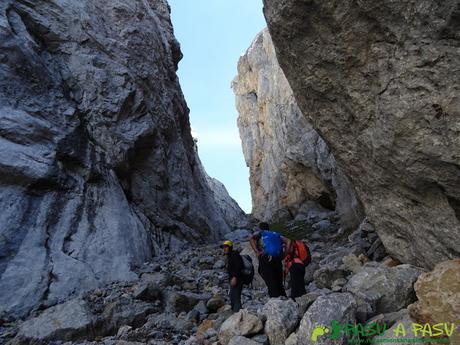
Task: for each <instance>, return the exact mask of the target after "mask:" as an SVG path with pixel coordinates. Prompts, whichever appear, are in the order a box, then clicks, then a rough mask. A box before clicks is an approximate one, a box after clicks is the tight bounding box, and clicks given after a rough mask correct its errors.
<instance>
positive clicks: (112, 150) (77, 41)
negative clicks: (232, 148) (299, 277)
mask: <svg viewBox="0 0 460 345" xmlns="http://www.w3.org/2000/svg"><path fill="white" fill-rule="evenodd" d="M180 58H181V52H180V48H179V44H178V42H177V41H176V40H175V38H174V36H173V30H172V25H171V21H170V13H169V6H168V5H167V3H166V1H165V0H150V1H143V0H133V1H130V2H129V3H126V2H125V1H121V0H108V1H105V2H104V5H103V6H101V5H100V4H99V3H98V2H94V1H92V0H82V1H70V2H69V1H66V0H52V1H48V0H36V1H19V0H3V1H1V3H0V61H1V64H0V133H1V142H0V152H1V154H0V184H1V186H2V187H1V189H0V209H1V210H2V212H1V213H0V224H2V226H1V227H0V253H1V255H0V291H2V293H1V294H0V312H2V311H3V312H6V313H8V314H10V315H14V316H24V315H26V314H27V313H28V312H29V311H31V310H32V309H34V308H37V309H38V308H45V307H47V306H50V305H53V304H56V303H58V302H61V301H63V300H64V299H65V298H66V297H67V296H69V295H70V294H71V293H74V292H78V291H81V290H86V289H92V288H95V287H97V286H102V285H104V284H106V283H107V282H110V281H115V280H133V279H135V278H136V275H135V274H134V271H133V269H134V268H135V267H136V266H140V265H141V264H142V263H143V262H145V261H146V260H148V259H150V258H151V257H152V255H154V254H156V253H158V252H159V251H161V250H163V249H166V248H171V249H175V248H178V247H179V246H181V244H183V243H184V242H199V241H203V239H205V238H218V237H219V236H221V235H222V234H224V233H225V232H228V231H230V230H231V229H232V227H237V226H241V224H240V223H241V222H240V220H241V218H244V217H245V215H244V213H243V212H242V211H241V210H240V209H239V207H238V206H237V205H236V203H235V202H234V201H233V200H231V198H230V197H228V195H227V194H226V192H225V189H224V188H223V186H222V185H220V184H218V183H217V182H216V181H215V180H211V179H210V178H208V176H207V175H206V174H205V172H204V170H203V168H202V166H201V164H200V162H199V159H198V156H197V149H196V144H195V142H194V140H193V138H192V136H191V130H190V124H189V118H188V108H187V106H186V103H185V101H184V98H183V95H182V92H181V89H180V86H179V82H178V78H177V76H176V69H177V64H178V62H179V60H180Z"/></svg>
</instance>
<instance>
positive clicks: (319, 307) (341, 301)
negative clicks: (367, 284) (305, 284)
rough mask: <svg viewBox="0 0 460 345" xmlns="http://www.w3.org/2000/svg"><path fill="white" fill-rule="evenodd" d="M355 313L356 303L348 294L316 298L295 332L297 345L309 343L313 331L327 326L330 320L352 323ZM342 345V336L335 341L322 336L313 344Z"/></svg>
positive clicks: (333, 294)
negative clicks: (318, 327) (320, 326)
mask: <svg viewBox="0 0 460 345" xmlns="http://www.w3.org/2000/svg"><path fill="white" fill-rule="evenodd" d="M355 311H356V302H355V300H354V298H353V296H352V295H351V294H349V293H332V294H329V295H325V296H320V297H318V299H317V300H316V301H315V302H314V303H313V304H312V305H311V306H310V308H308V310H307V312H306V313H305V314H304V316H303V318H302V320H301V321H300V326H299V329H298V331H297V345H303V344H305V342H306V341H310V339H311V336H312V333H313V329H314V328H316V327H317V326H319V325H322V326H328V325H329V324H330V323H331V321H332V320H335V321H337V322H339V323H342V324H343V323H352V322H354V321H355ZM343 343H344V335H343V334H341V335H340V338H339V339H337V340H332V339H330V337H328V336H322V337H318V338H317V342H315V344H321V345H334V344H343Z"/></svg>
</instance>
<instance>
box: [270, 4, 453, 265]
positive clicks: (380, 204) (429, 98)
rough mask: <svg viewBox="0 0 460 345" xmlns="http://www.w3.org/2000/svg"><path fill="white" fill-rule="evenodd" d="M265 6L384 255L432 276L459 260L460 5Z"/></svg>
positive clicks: (301, 93)
mask: <svg viewBox="0 0 460 345" xmlns="http://www.w3.org/2000/svg"><path fill="white" fill-rule="evenodd" d="M264 5H265V8H264V13H265V17H266V19H267V22H268V27H269V30H270V34H271V36H272V38H273V41H274V45H275V48H276V53H277V57H278V61H279V63H280V65H281V67H282V69H283V71H284V73H285V75H286V77H287V79H288V80H289V84H290V85H291V87H292V89H293V91H294V95H295V98H296V100H297V102H298V105H299V107H300V109H301V110H302V112H303V113H304V114H305V115H307V116H308V117H309V119H310V121H311V123H312V124H313V126H314V128H316V129H317V130H318V131H319V133H321V136H322V137H323V138H324V139H325V141H326V142H327V143H328V145H329V147H330V148H331V150H332V152H333V154H334V156H335V158H336V159H337V161H338V163H339V164H340V166H341V167H342V168H343V169H344V171H345V173H346V174H347V176H348V177H349V178H350V179H351V182H352V184H353V186H354V187H355V189H356V191H357V194H358V197H359V199H360V200H361V202H362V203H363V205H364V207H365V211H366V214H367V215H368V217H369V220H370V221H371V223H373V224H374V225H375V226H376V229H377V232H378V234H379V236H380V238H381V239H382V241H383V244H384V245H385V247H386V249H387V250H388V252H389V253H390V254H391V255H392V256H393V257H395V258H397V259H399V260H400V261H402V262H405V263H412V264H416V265H418V266H424V267H433V266H434V265H435V264H436V263H437V262H440V261H443V260H446V259H450V258H454V257H458V256H459V255H460V243H459V241H458V238H459V236H460V223H459V219H460V208H459V206H460V199H459V195H460V183H459V181H460V170H459V166H460V154H459V152H460V151H459V147H460V136H459V132H460V113H459V109H460V98H459V96H458V94H459V93H458V90H459V87H460V84H459V80H460V70H459V68H458V66H459V65H460V54H459V53H458V46H459V40H460V34H459V17H460V5H459V3H458V1H457V0H448V1H443V2H433V1H429V0H422V1H417V2H408V1H403V2H394V1H377V0H375V1H339V0H328V1H322V0H321V1H320V0H311V1H303V0H287V1H277V0H264Z"/></svg>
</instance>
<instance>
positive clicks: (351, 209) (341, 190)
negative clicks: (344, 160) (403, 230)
mask: <svg viewBox="0 0 460 345" xmlns="http://www.w3.org/2000/svg"><path fill="white" fill-rule="evenodd" d="M233 90H234V92H235V95H236V106H237V109H238V112H239V118H238V126H239V129H240V135H241V139H242V143H243V152H244V155H245V158H246V162H247V165H248V166H249V168H250V182H251V192H252V199H253V205H254V209H253V212H254V215H255V216H256V217H257V218H260V219H266V220H275V219H280V218H281V219H283V218H284V219H286V218H287V219H292V218H294V217H295V216H296V215H298V214H299V212H302V209H303V208H306V207H308V205H309V204H311V202H312V201H315V202H318V203H320V204H322V205H323V206H325V207H327V208H331V209H334V208H336V209H337V211H338V213H339V215H340V218H341V223H342V225H343V226H344V227H346V228H350V227H355V226H357V225H358V224H359V221H360V220H361V210H360V205H359V202H358V201H357V200H356V197H355V194H354V191H353V189H352V188H351V186H350V184H349V182H348V179H347V178H346V176H345V175H344V174H343V173H342V171H341V169H340V168H339V167H338V166H337V163H336V161H335V158H334V156H333V155H332V153H331V152H330V150H329V147H328V145H327V144H326V143H325V142H324V140H323V139H322V138H321V136H320V135H319V134H318V132H317V131H316V130H315V129H313V127H312V126H311V124H310V123H309V120H308V119H307V118H306V116H304V114H302V112H301V110H300V109H299V107H298V106H297V103H296V101H295V98H294V95H293V93H292V90H291V88H290V86H289V83H288V81H287V80H286V77H285V76H284V74H283V71H282V70H281V68H280V66H279V64H278V62H277V59H276V55H275V52H274V47H273V43H272V41H271V38H270V35H269V33H268V31H267V30H266V29H265V30H264V31H262V32H261V33H259V34H258V35H257V37H256V38H255V39H254V41H253V43H252V44H251V46H250V48H249V49H248V50H247V52H246V53H245V54H244V55H243V56H242V57H241V58H240V60H239V62H238V76H237V77H236V78H235V80H234V81H233Z"/></svg>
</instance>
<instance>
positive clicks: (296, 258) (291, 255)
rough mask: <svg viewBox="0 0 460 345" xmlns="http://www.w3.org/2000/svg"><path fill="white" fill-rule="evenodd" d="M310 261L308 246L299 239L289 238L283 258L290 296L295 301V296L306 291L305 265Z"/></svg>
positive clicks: (301, 294)
mask: <svg viewBox="0 0 460 345" xmlns="http://www.w3.org/2000/svg"><path fill="white" fill-rule="evenodd" d="M310 261H311V254H310V250H309V249H308V246H307V245H306V244H305V243H304V242H303V241H301V240H289V241H288V244H287V247H286V257H285V258H284V262H285V267H286V271H285V274H287V273H289V275H290V280H291V296H290V297H291V298H292V299H293V300H294V301H295V299H296V297H300V296H303V295H305V294H306V293H307V291H306V290H305V266H307V265H308V264H309V263H310Z"/></svg>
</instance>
